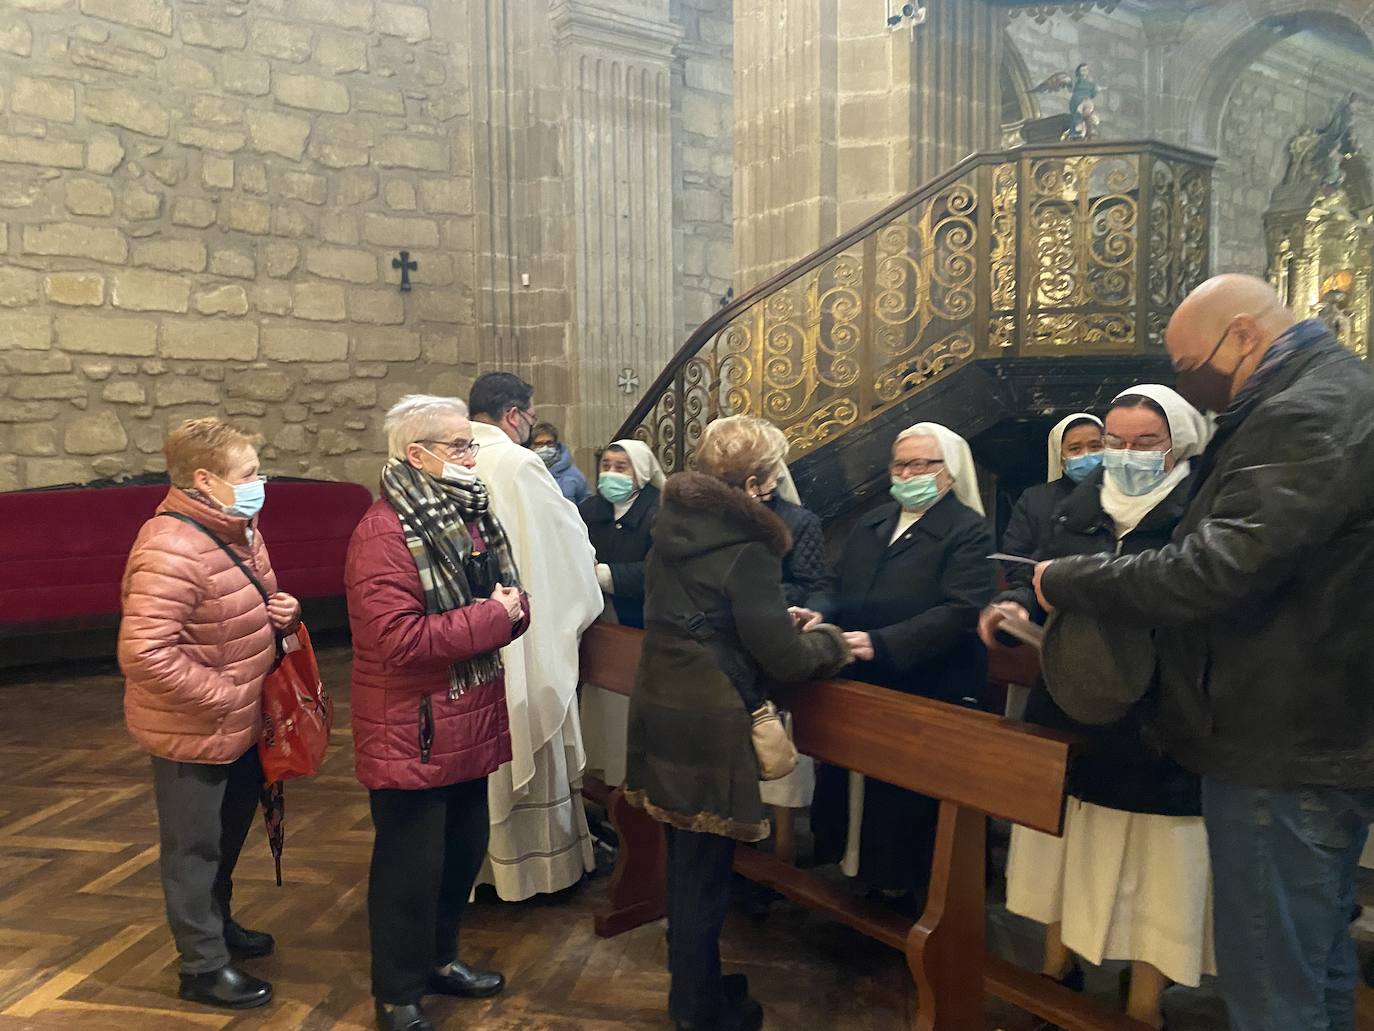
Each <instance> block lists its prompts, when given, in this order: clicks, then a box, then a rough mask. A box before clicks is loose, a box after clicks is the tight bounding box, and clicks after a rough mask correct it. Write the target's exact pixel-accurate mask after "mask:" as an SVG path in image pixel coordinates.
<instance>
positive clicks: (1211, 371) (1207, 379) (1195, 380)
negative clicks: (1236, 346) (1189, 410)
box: [1174, 326, 1239, 414]
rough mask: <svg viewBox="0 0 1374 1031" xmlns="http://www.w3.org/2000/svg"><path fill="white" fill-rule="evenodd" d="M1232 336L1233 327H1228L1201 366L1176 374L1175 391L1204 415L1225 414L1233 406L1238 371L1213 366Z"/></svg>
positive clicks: (1182, 370)
mask: <svg viewBox="0 0 1374 1031" xmlns="http://www.w3.org/2000/svg"><path fill="white" fill-rule="evenodd" d="M1230 335H1231V327H1229V326H1228V327H1226V332H1225V333H1222V334H1221V339H1220V340H1218V341H1217V346H1216V347H1214V348H1212V353H1211V354H1209V355H1208V356H1207V358H1206V360H1205V361H1203V363H1202V364H1201V365H1198V366H1196V367H1195V368H1192V369H1181V370H1179V372H1178V373H1177V374H1176V375H1177V378H1176V380H1175V383H1174V389H1176V390H1177V391H1178V392H1179V395H1180V396H1181V397H1182V398H1183V400H1185V401H1187V402H1188V403H1189V404H1190V405H1192V406H1193V407H1194V408H1196V409H1197V410H1198V411H1199V412H1202V413H1204V414H1205V413H1207V412H1218V413H1219V412H1224V411H1226V409H1227V408H1228V407H1229V406H1230V404H1231V382H1232V380H1234V379H1235V377H1236V369H1232V370H1231V371H1230V372H1229V373H1228V372H1222V371H1221V370H1220V369H1218V368H1215V367H1213V365H1212V359H1213V358H1215V357H1216V356H1217V352H1218V351H1220V350H1221V345H1222V344H1224V343H1226V338H1227V337H1228V336H1230ZM1236 368H1239V366H1237V367H1236Z"/></svg>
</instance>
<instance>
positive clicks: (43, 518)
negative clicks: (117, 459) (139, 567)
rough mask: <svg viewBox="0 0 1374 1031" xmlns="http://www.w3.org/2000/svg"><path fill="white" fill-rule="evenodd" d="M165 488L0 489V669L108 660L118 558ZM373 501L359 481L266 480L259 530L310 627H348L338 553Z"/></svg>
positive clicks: (153, 485) (283, 586) (116, 611)
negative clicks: (57, 661) (58, 660)
mask: <svg viewBox="0 0 1374 1031" xmlns="http://www.w3.org/2000/svg"><path fill="white" fill-rule="evenodd" d="M166 493H167V485H166V484H165V483H142V484H137V485H122V486H109V487H98V486H88V487H62V488H56V489H45V490H28V491H12V492H9V493H3V494H0V666H14V665H22V664H28V663H32V662H38V661H44V660H46V659H50V658H63V659H66V658H89V657H93V656H113V654H114V639H115V631H116V630H117V628H118V626H119V584H120V579H121V578H122V577H123V575H124V563H125V560H126V559H127V558H128V555H129V548H130V547H131V546H132V545H133V541H134V537H136V536H137V535H138V529H139V527H140V526H142V525H143V523H144V522H145V521H146V520H147V519H148V518H149V517H150V516H152V514H153V512H154V511H155V510H156V509H157V506H158V503H159V502H160V501H161V500H162V498H163V497H164V496H165V495H166ZM371 503H372V496H371V494H369V492H368V491H367V489H366V488H365V487H361V486H359V485H358V484H356V483H333V482H329V481H323V480H298V479H288V478H281V479H278V478H274V479H273V480H272V481H271V482H270V483H269V484H268V487H267V505H266V507H265V508H264V509H263V512H262V518H261V524H260V525H261V527H262V533H263V536H264V537H265V538H266V539H267V546H268V549H269V551H270V552H271V555H272V566H273V568H274V569H275V570H276V573H277V580H278V582H279V583H280V585H281V589H282V590H284V591H287V592H289V593H291V594H294V595H296V597H298V598H300V599H301V604H302V606H303V607H304V609H305V615H306V619H307V621H308V622H309V624H310V626H311V628H312V630H313V629H326V628H329V627H339V626H345V625H347V614H346V611H345V608H344V597H343V596H344V587H343V567H344V553H345V552H346V551H347V549H348V539H349V537H350V536H351V535H352V533H353V528H354V527H355V526H356V525H357V524H358V520H359V519H360V518H362V514H363V512H364V511H366V510H367V507H368V506H369V505H370V504H371Z"/></svg>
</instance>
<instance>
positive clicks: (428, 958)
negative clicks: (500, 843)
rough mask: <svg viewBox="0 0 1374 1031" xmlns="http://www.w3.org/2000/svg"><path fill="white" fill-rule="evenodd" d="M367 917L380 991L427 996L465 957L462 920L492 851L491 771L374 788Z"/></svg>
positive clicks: (404, 1000) (390, 995)
mask: <svg viewBox="0 0 1374 1031" xmlns="http://www.w3.org/2000/svg"><path fill="white" fill-rule="evenodd" d="M368 795H369V801H370V802H371V806H372V825H373V827H375V828H376V838H375V839H374V840H373V843H372V869H371V874H370V876H369V878H368V883H367V920H368V926H369V927H370V929H371V937H372V994H373V995H374V996H376V997H377V999H378V1000H380V1001H381V1002H384V1003H387V1004H388V1005H393V1006H403V1005H407V1004H409V1003H415V1002H419V1001H420V998H421V996H423V995H424V994H425V984H426V981H427V979H428V977H429V972H430V971H431V970H435V969H437V968H439V967H442V966H445V965H447V964H449V963H451V962H453V961H454V960H455V959H457V958H458V925H459V924H460V923H461V922H462V919H463V910H464V908H465V907H466V906H467V904H468V895H470V894H471V893H472V884H473V881H475V880H476V879H477V871H478V870H479V869H480V868H481V866H482V859H483V858H484V857H485V856H486V854H487V838H488V837H489V836H490V833H491V825H490V823H489V820H488V816H487V779H486V778H485V777H482V778H480V779H478V780H467V781H463V782H462V783H459V784H451V785H449V786H447V787H442V788H425V789H423V790H420V791H400V790H395V789H390V788H387V789H382V790H377V791H370V792H369V793H368Z"/></svg>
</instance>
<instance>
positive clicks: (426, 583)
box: [344, 395, 528, 1031]
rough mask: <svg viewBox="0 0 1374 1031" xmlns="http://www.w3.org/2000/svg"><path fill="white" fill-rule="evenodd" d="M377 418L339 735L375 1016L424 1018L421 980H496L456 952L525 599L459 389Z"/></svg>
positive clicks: (412, 1022)
mask: <svg viewBox="0 0 1374 1031" xmlns="http://www.w3.org/2000/svg"><path fill="white" fill-rule="evenodd" d="M386 431H387V445H388V451H389V453H390V455H391V457H390V459H389V460H388V462H387V464H386V466H385V467H384V468H383V470H382V485H381V486H382V497H381V499H380V500H379V501H377V502H376V503H375V504H374V505H373V506H372V507H371V508H370V509H368V511H367V513H366V514H365V515H364V516H363V519H362V522H361V523H359V524H358V528H357V529H356V530H354V532H353V539H352V540H351V541H350V542H349V546H348V560H347V566H346V569H345V574H344V577H345V584H346V589H347V591H348V614H349V623H350V625H351V627H352V629H353V741H354V747H355V752H356V765H357V771H358V779H359V780H361V781H362V782H363V784H364V786H366V787H367V788H368V791H369V796H370V802H371V808H372V823H373V826H374V827H375V828H376V838H375V841H374V844H373V849H372V868H371V874H370V878H369V881H368V896H367V910H368V923H369V925H370V928H371V937H372V994H373V996H374V997H375V1000H376V1013H377V1024H378V1027H379V1028H382V1029H384V1031H386V1029H405V1031H428V1029H431V1028H432V1025H431V1024H430V1023H429V1021H428V1019H426V1017H425V1015H424V1011H423V1010H422V1009H421V1008H420V999H421V997H422V996H423V995H424V994H426V992H437V993H441V994H445V995H458V996H465V997H468V998H480V997H483V996H488V995H494V994H496V993H497V992H499V991H500V990H501V988H502V987H503V986H504V984H505V979H504V978H503V977H502V976H501V975H500V974H498V973H495V972H491V971H482V970H474V969H472V968H470V967H467V966H465V965H464V964H462V963H460V962H459V961H458V925H459V923H460V921H461V919H462V914H463V908H464V906H465V905H466V903H467V900H468V895H469V893H470V892H471V891H472V885H473V881H474V880H475V879H476V877H477V871H478V869H479V867H480V866H481V863H482V859H483V857H484V856H485V855H486V850H487V838H488V833H489V830H490V824H489V820H488V815H487V775H488V774H490V773H492V772H494V771H495V770H496V769H497V768H498V767H499V766H500V765H501V764H502V763H504V762H507V761H509V760H510V757H511V749H510V731H509V726H508V720H507V715H506V696H505V681H504V678H503V674H502V666H501V656H500V649H501V648H503V647H505V646H506V645H508V644H510V642H511V641H512V640H514V639H515V638H516V637H518V636H519V635H520V634H522V633H524V631H525V628H526V626H527V625H528V604H527V601H526V599H525V596H524V595H523V593H522V592H521V591H520V589H519V579H518V575H519V574H518V572H517V570H516V568H515V561H514V559H513V558H512V557H511V553H510V549H509V547H508V546H507V545H506V537H505V533H504V532H503V531H502V529H501V525H500V523H498V522H497V520H496V518H495V516H493V515H492V514H491V512H490V510H489V507H488V499H487V491H486V487H485V486H484V485H483V484H482V482H481V480H479V479H477V477H476V475H475V474H474V473H473V472H472V468H473V466H474V465H475V464H476V461H475V456H476V453H477V445H476V444H474V443H473V442H472V428H471V426H470V425H469V424H468V420H467V409H466V408H465V407H464V406H463V403H462V402H461V401H456V400H454V399H452V398H441V397H427V396H421V395H412V396H410V397H406V398H402V399H401V401H400V402H398V403H397V404H396V405H395V407H393V408H392V409H391V411H390V412H388V413H387V417H386Z"/></svg>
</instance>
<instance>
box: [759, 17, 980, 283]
mask: <svg viewBox="0 0 1374 1031" xmlns="http://www.w3.org/2000/svg"><path fill="white" fill-rule="evenodd" d="M928 12H929V13H928V16H927V20H926V22H925V24H924V25H922V26H920V27H919V28H917V29H916V30H915V33H914V35H913V34H912V33H911V32H910V31H909V30H908V29H906V28H899V29H895V30H893V29H889V28H888V27H887V25H886V23H885V19H884V13H885V11H884V8H883V5H881V4H855V3H843V2H841V0H792V2H789V3H787V4H785V5H779V4H776V3H773V2H771V0H738V2H737V3H736V5H735V32H736V48H735V53H736V58H735V85H736V132H737V136H736V144H735V150H736V184H735V197H736V205H737V207H736V213H735V239H736V249H737V253H738V255H739V260H738V265H739V279H740V286H741V287H742V288H747V287H749V286H751V285H753V284H755V283H757V282H759V281H760V280H762V279H765V278H767V277H768V276H769V275H772V274H774V273H776V272H778V271H780V270H782V269H783V268H785V267H786V266H787V265H789V264H791V263H792V262H793V261H795V260H797V259H798V258H801V257H804V256H805V255H806V254H807V253H809V252H810V251H813V250H815V249H816V248H817V247H820V246H821V245H823V244H825V243H827V242H828V241H830V240H832V239H834V238H835V237H836V236H838V235H840V234H841V233H842V232H844V231H845V230H847V229H849V228H850V227H851V226H853V225H855V224H857V223H858V222H860V221H862V220H863V219H864V218H866V217H868V216H869V215H871V214H872V213H873V212H875V211H877V210H879V209H881V208H882V207H884V206H886V205H887V204H889V203H891V202H892V201H894V200H896V199H898V198H899V197H901V196H903V195H905V194H907V193H909V192H911V191H912V190H915V189H916V188H918V187H919V186H921V185H922V184H923V183H926V182H928V181H930V180H931V179H932V178H934V177H935V176H937V175H939V174H940V173H941V172H943V171H944V170H945V169H947V168H949V167H950V166H951V165H953V164H954V163H955V162H957V161H958V160H959V159H960V158H963V157H965V156H967V155H968V154H971V153H973V152H975V151H978V150H983V149H987V148H990V147H993V146H995V145H996V143H997V138H998V135H999V133H998V130H999V123H1000V120H1001V117H1000V104H1001V97H1000V88H999V85H998V70H999V65H1000V61H1001V52H1002V51H1001V48H1002V14H1001V13H1000V12H999V11H998V10H996V9H995V8H994V7H992V6H991V5H988V4H985V3H982V2H980V0H963V2H959V3H943V2H941V3H932V4H930V5H929V7H928Z"/></svg>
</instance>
